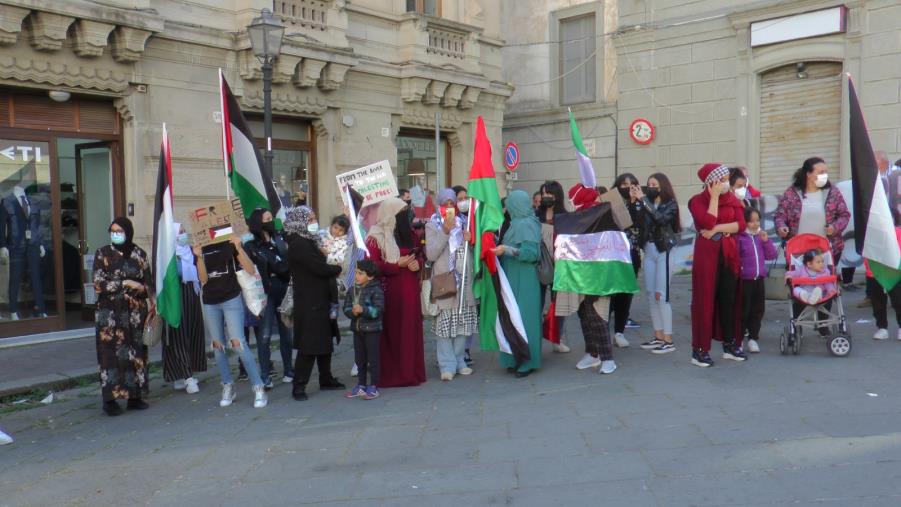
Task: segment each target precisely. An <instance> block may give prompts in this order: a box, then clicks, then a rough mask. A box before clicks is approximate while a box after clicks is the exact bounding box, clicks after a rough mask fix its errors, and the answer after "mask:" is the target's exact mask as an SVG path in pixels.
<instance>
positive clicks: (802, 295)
mask: <svg viewBox="0 0 901 507" xmlns="http://www.w3.org/2000/svg"><path fill="white" fill-rule="evenodd" d="M802 261H803V262H804V266H803V267H800V268H797V269H794V270H792V271H789V272H788V273H785V278H786V280H787V279H789V278H809V279H812V280H816V279H817V278H824V279H825V278H827V277H829V276H830V275H831V273H829V270H828V269H826V262H825V261H824V260H823V253H822V252H820V251H819V250H817V249H814V250H810V251H807V252H805V253H804V257H803V258H802ZM835 292H836V288H835V282H829V281H826V280H823V282H822V283H818V284H816V285H798V286H796V287H795V288H794V289H793V290H792V294H794V296H795V297H796V298H798V299H799V300H801V301H803V302H805V303H807V304H808V305H815V304H817V303H819V302H820V301H823V300H826V299H829V298H830V297H832V295H833V294H835Z"/></svg>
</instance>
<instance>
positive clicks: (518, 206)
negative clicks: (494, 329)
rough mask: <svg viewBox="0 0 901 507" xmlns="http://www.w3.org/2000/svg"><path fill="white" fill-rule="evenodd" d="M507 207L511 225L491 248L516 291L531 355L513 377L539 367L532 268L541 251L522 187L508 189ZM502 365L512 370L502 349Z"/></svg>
mask: <svg viewBox="0 0 901 507" xmlns="http://www.w3.org/2000/svg"><path fill="white" fill-rule="evenodd" d="M506 208H507V213H508V214H509V215H510V227H509V228H508V229H507V231H506V232H505V233H504V235H503V238H502V239H501V245H500V246H498V247H497V248H495V249H494V254H495V255H497V256H498V258H500V261H501V267H503V268H504V272H505V273H506V275H507V280H508V281H509V282H510V289H511V290H512V291H513V294H515V295H516V302H517V304H518V305H519V312H520V314H521V315H522V323H523V326H524V327H525V330H526V338H527V339H528V341H529V353H530V355H531V359H530V360H529V361H527V362H525V363H523V364H522V365H520V367H519V369H518V370H515V374H516V377H517V378H523V377H526V376H528V375H529V374H530V373H532V371H533V370H537V369H538V368H539V367H541V308H540V291H541V287H540V285H539V284H538V272H537V271H536V269H535V266H536V264H538V260H539V255H540V254H539V244H540V243H541V224H539V223H538V219H537V218H535V210H534V209H532V199H531V197H529V194H527V193H526V192H523V191H522V190H514V191H513V192H510V194H509V195H508V196H507V199H506ZM501 366H504V367H506V368H507V369H508V370H509V371H514V370H513V369H514V367H515V361H514V359H513V356H511V355H510V354H504V353H503V352H502V353H501Z"/></svg>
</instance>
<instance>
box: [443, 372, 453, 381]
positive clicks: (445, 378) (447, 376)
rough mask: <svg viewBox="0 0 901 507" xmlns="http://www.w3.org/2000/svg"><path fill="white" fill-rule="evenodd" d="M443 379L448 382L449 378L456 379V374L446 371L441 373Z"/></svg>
mask: <svg viewBox="0 0 901 507" xmlns="http://www.w3.org/2000/svg"><path fill="white" fill-rule="evenodd" d="M441 380H443V381H445V382H447V381H449V380H454V374H453V373H451V372H449V371H446V372H444V373H442V374H441Z"/></svg>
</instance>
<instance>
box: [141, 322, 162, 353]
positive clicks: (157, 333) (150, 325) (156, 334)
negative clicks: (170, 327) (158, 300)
mask: <svg viewBox="0 0 901 507" xmlns="http://www.w3.org/2000/svg"><path fill="white" fill-rule="evenodd" d="M162 337H163V319H162V318H160V315H159V314H155V315H154V316H153V317H151V318H149V319H147V322H145V323H144V335H143V336H142V340H143V342H144V345H145V346H146V347H147V348H148V349H150V348H153V347H156V345H157V344H158V343H159V342H160V340H161V339H162Z"/></svg>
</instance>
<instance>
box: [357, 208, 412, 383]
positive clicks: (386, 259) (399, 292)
mask: <svg viewBox="0 0 901 507" xmlns="http://www.w3.org/2000/svg"><path fill="white" fill-rule="evenodd" d="M366 247H367V249H368V250H369V254H370V256H371V257H370V258H371V260H372V261H373V262H375V263H376V265H377V266H378V267H379V271H381V273H382V290H384V292H385V301H387V302H388V304H386V305H385V316H384V319H383V321H382V339H381V341H380V342H379V356H380V358H381V359H380V360H381V379H380V382H381V385H380V387H406V386H416V385H419V384H422V383H423V382H425V380H426V376H425V357H424V354H425V352H424V347H423V338H422V312H421V311H420V307H419V305H411V304H404V302H409V301H419V296H420V295H419V291H420V288H419V269H420V266H421V261H422V259H421V253H420V250H419V248H418V247H419V245H418V243H417V240H416V238H415V237H414V234H413V229H412V227H411V223H410V214H409V211H408V209H407V204H406V203H405V202H404V201H402V200H400V199H397V198H391V199H388V200H385V201H382V202H381V204H380V205H379V210H378V218H377V219H376V223H375V224H374V225H373V226H372V227H371V228H370V229H369V234H368V235H367V236H366Z"/></svg>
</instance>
